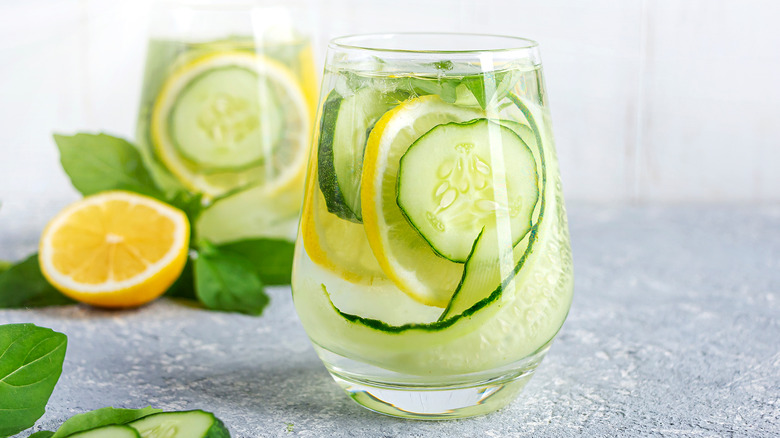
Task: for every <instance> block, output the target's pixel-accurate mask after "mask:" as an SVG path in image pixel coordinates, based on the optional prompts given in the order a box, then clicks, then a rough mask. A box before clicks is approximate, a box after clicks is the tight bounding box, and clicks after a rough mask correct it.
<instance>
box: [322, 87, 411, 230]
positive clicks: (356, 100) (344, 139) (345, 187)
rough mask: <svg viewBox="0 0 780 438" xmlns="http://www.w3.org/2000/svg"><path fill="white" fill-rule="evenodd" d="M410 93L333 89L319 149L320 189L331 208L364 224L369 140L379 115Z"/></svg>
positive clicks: (325, 106) (323, 119)
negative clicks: (362, 185)
mask: <svg viewBox="0 0 780 438" xmlns="http://www.w3.org/2000/svg"><path fill="white" fill-rule="evenodd" d="M406 96H408V94H406V93H403V92H393V93H389V94H385V93H382V92H380V91H378V90H376V89H373V88H362V89H360V90H358V91H357V92H355V94H353V95H351V96H349V97H341V95H340V94H339V93H338V92H336V90H333V91H331V93H330V94H329V95H328V98H327V99H326V100H325V104H324V105H323V108H322V114H323V115H322V122H321V125H320V140H319V150H318V155H317V156H318V160H317V161H318V163H317V164H318V169H319V172H318V175H319V182H320V190H321V191H322V194H323V195H324V196H325V202H326V204H327V207H328V211H329V212H331V213H333V214H335V215H337V216H338V217H340V218H342V219H347V220H350V221H352V222H357V223H361V222H362V214H361V211H360V179H361V172H362V169H363V153H364V152H365V147H366V139H367V138H368V134H369V132H370V131H371V128H373V126H374V124H375V123H376V121H377V120H379V118H380V117H381V116H382V115H383V114H384V113H386V112H387V111H388V110H390V109H391V108H393V107H394V106H396V105H397V104H398V103H399V101H401V100H403V99H404V98H405V97H406Z"/></svg>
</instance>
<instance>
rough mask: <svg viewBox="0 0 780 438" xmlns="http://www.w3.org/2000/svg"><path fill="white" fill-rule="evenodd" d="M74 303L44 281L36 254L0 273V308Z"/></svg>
mask: <svg viewBox="0 0 780 438" xmlns="http://www.w3.org/2000/svg"><path fill="white" fill-rule="evenodd" d="M71 303H74V301H73V300H71V299H70V298H68V297H66V296H65V295H63V294H61V293H60V292H59V291H58V290H57V289H55V288H54V287H53V286H52V285H50V284H49V282H48V281H46V278H45V277H44V276H43V274H41V268H40V265H39V264H38V255H37V254H33V255H31V256H30V257H28V258H27V259H25V260H24V261H22V262H20V263H18V264H16V265H13V266H11V268H9V269H8V270H7V271H5V272H3V273H2V274H0V308H6V309H14V308H23V307H43V306H58V305H62V304H71Z"/></svg>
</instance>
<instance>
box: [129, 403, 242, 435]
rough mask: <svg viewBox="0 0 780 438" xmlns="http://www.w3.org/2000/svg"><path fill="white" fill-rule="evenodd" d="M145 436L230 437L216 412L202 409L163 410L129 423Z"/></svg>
mask: <svg viewBox="0 0 780 438" xmlns="http://www.w3.org/2000/svg"><path fill="white" fill-rule="evenodd" d="M128 426H130V427H132V428H134V429H135V430H137V431H138V432H140V434H141V437H143V438H230V432H228V430H227V429H226V428H225V425H224V424H222V422H221V421H219V419H217V417H215V416H214V414H212V413H210V412H205V411H201V410H196V411H183V412H161V413H159V414H152V415H149V416H148V417H144V418H141V419H140V420H136V421H133V422H131V423H128Z"/></svg>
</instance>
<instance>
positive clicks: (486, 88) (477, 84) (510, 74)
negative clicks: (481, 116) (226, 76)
mask: <svg viewBox="0 0 780 438" xmlns="http://www.w3.org/2000/svg"><path fill="white" fill-rule="evenodd" d="M519 79H520V74H519V73H518V72H516V71H505V72H500V73H492V72H486V73H482V74H479V75H474V76H466V77H465V78H463V80H462V83H463V84H464V85H465V86H466V88H468V89H469V91H471V94H473V95H474V97H475V98H476V99H477V102H478V103H479V106H480V107H482V109H483V110H484V109H487V107H488V105H490V104H491V103H494V102H495V103H497V102H499V101H500V100H501V99H503V98H505V97H506V96H507V94H509V92H510V91H511V90H512V87H514V86H515V84H516V83H517V81H518V80H519Z"/></svg>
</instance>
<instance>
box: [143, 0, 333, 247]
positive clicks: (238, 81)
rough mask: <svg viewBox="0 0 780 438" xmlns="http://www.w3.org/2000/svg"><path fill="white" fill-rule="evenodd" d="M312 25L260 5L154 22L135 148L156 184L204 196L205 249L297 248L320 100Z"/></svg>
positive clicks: (199, 10)
mask: <svg viewBox="0 0 780 438" xmlns="http://www.w3.org/2000/svg"><path fill="white" fill-rule="evenodd" d="M306 17H307V14H306V13H305V8H304V7H303V5H302V4H298V3H296V2H270V1H259V0H258V1H228V2H224V1H219V0H210V1H209V0H177V1H171V0H168V1H163V2H161V3H159V4H158V5H157V7H156V8H155V9H154V10H153V13H152V20H151V29H150V39H149V46H148V52H147V59H146V73H145V76H144V85H143V94H142V96H141V106H140V112H139V117H138V129H137V135H136V137H137V141H138V143H139V145H140V148H141V150H142V152H143V154H144V158H145V161H146V163H147V165H148V166H149V167H150V168H151V169H152V171H153V176H154V177H155V180H156V181H157V182H158V184H160V185H161V186H163V187H164V188H165V189H166V190H168V191H171V192H177V191H179V192H183V193H191V194H195V195H202V200H203V203H204V205H206V206H208V207H209V208H208V209H206V210H205V211H204V212H203V214H202V215H201V216H200V218H199V220H198V223H197V224H194V225H196V230H197V232H198V234H199V236H200V237H203V238H207V239H209V240H212V241H215V242H223V241H228V240H236V239H241V238H246V237H258V236H264V237H280V238H287V239H289V240H292V239H294V237H295V229H296V225H297V220H298V215H299V209H300V204H301V197H302V194H303V181H304V179H305V168H306V160H307V157H308V155H309V146H310V144H311V142H310V135H311V126H312V119H313V116H314V112H315V110H316V99H317V96H316V93H317V91H316V86H317V81H316V79H315V74H314V66H313V60H312V49H311V44H310V38H309V36H308V33H307V32H308V29H310V26H309V25H310V23H309V22H307V20H306Z"/></svg>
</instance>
